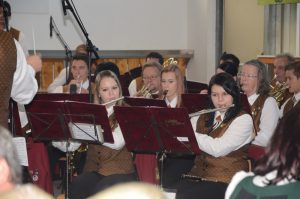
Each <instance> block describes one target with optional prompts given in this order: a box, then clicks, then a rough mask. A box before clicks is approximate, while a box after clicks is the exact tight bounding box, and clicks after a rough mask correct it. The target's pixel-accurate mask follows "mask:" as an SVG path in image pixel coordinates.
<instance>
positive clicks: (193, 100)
mask: <svg viewBox="0 0 300 199" xmlns="http://www.w3.org/2000/svg"><path fill="white" fill-rule="evenodd" d="M181 100H182V106H183V107H185V108H186V109H187V110H188V112H189V113H195V112H198V111H201V110H203V109H207V108H208V95H207V94H199V93H198V94H196V93H188V94H187V93H185V94H182V95H181Z"/></svg>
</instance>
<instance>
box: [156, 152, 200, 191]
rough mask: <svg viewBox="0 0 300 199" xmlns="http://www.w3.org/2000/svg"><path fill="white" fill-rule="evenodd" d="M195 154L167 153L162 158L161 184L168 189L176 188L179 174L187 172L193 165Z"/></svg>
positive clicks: (179, 177) (179, 178)
mask: <svg viewBox="0 0 300 199" xmlns="http://www.w3.org/2000/svg"><path fill="white" fill-rule="evenodd" d="M194 159H195V155H180V156H178V155H176V156H175V155H167V157H166V158H165V159H164V164H163V172H161V162H160V176H161V178H162V186H163V187H164V188H168V189H176V188H177V185H178V183H179V182H180V180H181V176H182V175H183V174H186V173H187V172H189V171H190V170H191V169H192V167H193V165H194Z"/></svg>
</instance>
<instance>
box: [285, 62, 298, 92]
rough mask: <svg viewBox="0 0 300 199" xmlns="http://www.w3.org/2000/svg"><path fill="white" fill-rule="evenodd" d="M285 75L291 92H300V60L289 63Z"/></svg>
mask: <svg viewBox="0 0 300 199" xmlns="http://www.w3.org/2000/svg"><path fill="white" fill-rule="evenodd" d="M285 75H286V80H287V82H286V83H287V85H288V88H289V92H290V93H299V92H300V61H297V62H293V63H291V64H288V65H287V66H286V67H285Z"/></svg>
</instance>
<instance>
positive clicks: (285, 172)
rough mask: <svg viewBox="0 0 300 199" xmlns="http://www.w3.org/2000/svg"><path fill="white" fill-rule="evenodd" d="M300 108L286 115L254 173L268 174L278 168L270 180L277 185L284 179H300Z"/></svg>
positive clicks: (269, 182) (270, 182) (271, 183)
mask: <svg viewBox="0 0 300 199" xmlns="http://www.w3.org/2000/svg"><path fill="white" fill-rule="evenodd" d="M299 129H300V108H295V109H292V110H291V111H290V112H288V113H287V115H286V116H284V117H283V118H282V119H281V120H280V122H279V124H278V126H277V128H276V130H275V132H274V135H273V137H272V139H271V140H270V143H269V145H268V146H267V148H266V154H265V155H264V156H263V158H262V159H260V160H259V161H258V163H257V166H256V167H255V170H254V173H255V174H257V175H266V174H267V173H269V172H271V171H274V170H276V171H277V176H276V177H275V178H274V179H271V180H269V181H268V185H275V184H276V183H277V182H279V181H281V180H283V179H294V180H297V181H300V133H299Z"/></svg>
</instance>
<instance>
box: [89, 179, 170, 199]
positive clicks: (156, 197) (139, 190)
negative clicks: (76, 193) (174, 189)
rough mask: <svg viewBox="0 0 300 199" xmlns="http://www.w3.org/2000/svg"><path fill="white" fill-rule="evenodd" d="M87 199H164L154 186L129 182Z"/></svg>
mask: <svg viewBox="0 0 300 199" xmlns="http://www.w3.org/2000/svg"><path fill="white" fill-rule="evenodd" d="M88 199H165V197H164V195H163V193H162V192H161V191H160V190H159V189H158V188H157V187H156V186H154V185H151V184H146V183H141V182H130V183H123V184H118V185H115V186H113V187H110V188H108V189H106V190H104V191H102V192H99V193H98V194H96V195H94V196H92V197H90V198H88Z"/></svg>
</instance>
